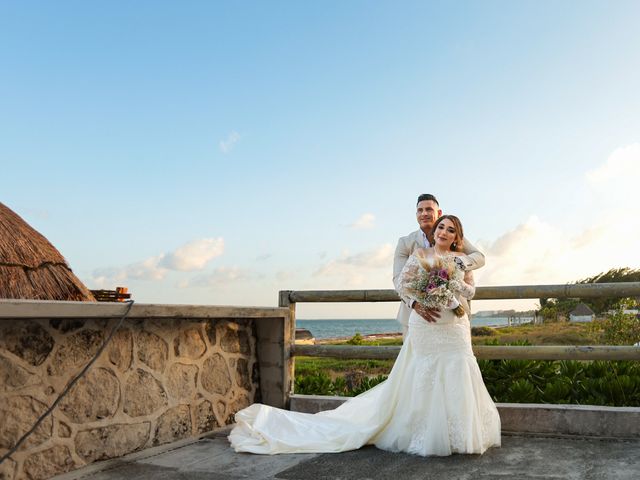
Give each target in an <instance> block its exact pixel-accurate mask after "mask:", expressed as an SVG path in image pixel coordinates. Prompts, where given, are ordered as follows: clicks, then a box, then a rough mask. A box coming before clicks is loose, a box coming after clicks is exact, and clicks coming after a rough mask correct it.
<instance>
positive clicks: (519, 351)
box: [292, 345, 640, 360]
mask: <svg viewBox="0 0 640 480" xmlns="http://www.w3.org/2000/svg"><path fill="white" fill-rule="evenodd" d="M399 352H400V347H397V346H391V347H378V346H357V345H295V346H294V348H293V352H292V354H293V355H295V356H302V355H303V356H308V357H332V358H341V359H356V358H357V359H376V360H387V359H395V358H396V357H397V356H398V353H399ZM473 353H474V354H475V355H476V357H477V358H479V359H485V360H489V359H495V360H499V359H510V360H640V347H627V346H603V345H598V346H548V345H545V346H522V347H521V346H494V345H474V346H473Z"/></svg>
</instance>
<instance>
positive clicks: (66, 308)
mask: <svg viewBox="0 0 640 480" xmlns="http://www.w3.org/2000/svg"><path fill="white" fill-rule="evenodd" d="M126 308H127V305H126V304H124V303H120V302H56V301H51V300H0V320H2V319H20V318H110V317H120V316H122V315H123V314H124V312H125V311H126ZM287 315H289V309H288V308H282V307H233V306H226V305H223V306H219V305H215V306H213V305H164V304H145V303H135V304H134V305H133V307H132V308H131V312H130V313H129V318H276V317H279V318H282V317H285V316H287Z"/></svg>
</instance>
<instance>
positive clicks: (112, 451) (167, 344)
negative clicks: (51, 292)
mask: <svg viewBox="0 0 640 480" xmlns="http://www.w3.org/2000/svg"><path fill="white" fill-rule="evenodd" d="M115 323H116V320H115V319H111V320H106V319H88V320H79V319H57V318H56V319H38V320H35V319H16V320H6V319H5V320H1V321H0V454H4V453H6V452H7V450H8V449H9V448H11V447H12V446H13V445H15V442H16V441H17V440H18V439H19V438H20V436H22V434H23V433H24V432H26V431H27V430H28V429H29V428H30V427H31V426H32V425H33V423H34V422H35V420H36V419H37V418H38V417H39V416H40V414H42V413H43V412H44V411H45V409H46V408H47V406H48V405H50V404H51V403H53V401H54V400H55V399H56V398H57V396H58V395H59V393H60V392H61V391H62V389H63V388H64V387H65V386H66V385H67V384H68V382H69V381H70V380H71V378H72V377H73V376H74V375H76V374H77V373H78V372H79V371H80V370H81V369H82V367H83V366H84V365H85V364H86V363H87V362H88V361H89V360H90V359H91V358H92V357H93V355H94V354H95V353H96V351H97V350H98V348H99V347H100V345H101V344H102V341H103V339H104V338H105V337H106V335H108V333H109V332H110V331H111V328H112V327H113V326H114V325H115ZM257 377H258V365H257V360H256V336H255V325H254V320H250V319H246V320H242V319H241V320H237V319H215V320H211V319H196V320H194V319H171V318H169V319H167V318H158V319H153V318H151V319H131V320H127V321H125V323H124V324H123V325H122V327H121V328H120V330H119V331H118V332H117V334H116V335H115V336H114V338H113V339H112V341H111V343H110V345H109V346H108V347H107V348H106V350H105V351H104V352H103V353H102V355H101V357H100V358H99V359H98V361H97V362H96V363H95V364H94V365H93V367H92V368H91V369H90V370H89V372H88V373H87V375H86V376H85V377H84V378H83V379H81V380H80V381H79V382H78V384H76V385H75V386H74V387H73V389H72V390H71V391H70V392H69V395H68V396H67V397H66V398H65V399H64V400H63V401H62V403H61V404H60V405H58V408H57V409H56V410H55V411H54V412H53V414H52V415H51V416H49V417H48V418H47V419H46V420H45V421H44V423H43V424H42V425H41V426H40V427H39V428H38V429H37V430H36V431H35V432H34V434H32V436H31V437H30V438H29V439H28V440H27V442H26V444H25V445H24V446H23V447H22V449H21V450H20V451H18V452H17V453H15V454H14V455H13V456H12V458H11V459H9V460H7V461H5V462H4V463H3V464H1V465H0V480H4V479H7V480H8V479H11V480H13V479H23V478H24V479H40V478H48V477H51V476H53V475H56V474H59V473H62V472H66V471H69V470H73V469H75V468H78V467H80V466H82V465H85V464H88V463H91V462H95V461H98V460H103V459H108V458H114V457H119V456H122V455H125V454H127V453H131V452H134V451H136V450H140V449H143V448H148V447H151V446H155V445H159V444H163V443H167V442H172V441H175V440H178V439H182V438H186V437H190V436H195V435H198V434H202V433H205V432H208V431H211V430H213V429H215V428H217V427H220V426H223V425H225V424H228V423H231V422H232V421H233V415H234V413H235V412H237V411H238V410H240V409H241V408H244V407H246V406H248V405H250V404H251V403H253V402H254V400H256V398H255V397H256V394H257V392H258V391H259V388H258V378H257Z"/></svg>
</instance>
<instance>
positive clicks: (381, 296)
mask: <svg viewBox="0 0 640 480" xmlns="http://www.w3.org/2000/svg"><path fill="white" fill-rule="evenodd" d="M622 297H640V282H626V283H589V284H567V285H518V286H499V287H478V288H476V294H475V297H474V301H475V300H497V299H500V300H507V299H526V298H622ZM399 300H400V298H399V297H398V294H397V293H396V292H395V290H283V291H281V292H280V300H279V304H280V306H281V307H288V308H289V314H290V318H291V323H290V325H291V329H292V331H291V334H290V339H291V342H292V345H291V355H292V356H293V357H295V356H301V355H305V356H315V357H335V358H343V359H352V358H362V359H394V358H396V356H397V355H398V352H399V351H400V347H368V346H351V345H295V344H294V342H295V318H296V317H295V307H296V304H297V303H302V302H305V303H307V302H313V303H317V302H323V303H326V302H330V303H333V302H397V301H399ZM473 351H474V353H475V355H476V357H478V358H480V359H522V360H640V347H634V346H609V345H598V346H494V345H475V346H474V347H473ZM290 368H291V379H293V378H294V377H293V369H294V362H293V361H291V367H290Z"/></svg>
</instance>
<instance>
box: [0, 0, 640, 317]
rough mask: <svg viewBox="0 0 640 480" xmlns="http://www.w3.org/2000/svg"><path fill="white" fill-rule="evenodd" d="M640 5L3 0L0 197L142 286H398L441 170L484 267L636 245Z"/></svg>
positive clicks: (497, 272)
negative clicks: (421, 209)
mask: <svg viewBox="0 0 640 480" xmlns="http://www.w3.org/2000/svg"><path fill="white" fill-rule="evenodd" d="M638 18H640V4H639V3H638V2H634V1H630V2H624V1H616V2H604V1H592V2H589V1H581V2H577V1H575V2H573V1H572V2H569V1H561V2H555V1H554V2H552V1H536V2H524V1H523V2H507V1H485V2H479V1H478V2H426V1H420V2H410V1H400V2H397V1H396V2H370V1H367V2H364V1H363V2H358V1H350V2H282V1H276V2H249V1H245V2H231V1H229V2H204V1H203V2H194V1H184V2H159V1H148V2H144V1H139V2H124V1H103V2H80V1H78V2H71V1H60V2H29V1H25V2H6V1H3V2H0V58H1V60H2V65H3V74H2V75H1V76H0V102H1V103H0V105H1V107H2V108H1V109H0V111H1V112H2V113H0V131H1V132H2V135H1V139H0V162H2V167H3V168H2V172H3V177H4V178H5V182H4V185H3V189H2V193H3V195H2V198H1V199H0V201H2V202H3V203H5V204H6V205H8V206H9V207H10V208H12V209H14V210H15V211H16V212H17V213H19V214H20V215H21V216H23V218H25V220H27V221H28V222H29V223H30V224H31V225H33V226H34V227H35V228H36V229H38V230H39V231H40V232H41V233H43V234H44V235H45V236H46V237H47V238H49V239H50V240H51V242H52V243H53V244H54V245H55V246H56V247H57V248H58V249H59V250H60V251H61V252H62V253H63V255H65V257H66V258H67V260H68V261H69V263H70V264H71V266H72V268H73V269H74V271H75V272H76V273H77V274H78V276H79V277H80V278H81V279H82V280H83V281H85V283H87V285H89V286H90V287H93V288H97V287H105V288H113V287H115V286H116V285H126V286H128V287H129V288H130V290H131V291H132V292H133V294H134V298H135V299H137V300H138V301H140V302H161V303H199V304H223V305H228V304H232V305H274V304H275V303H276V301H277V291H278V290H280V289H310V288H336V289H340V288H391V286H392V285H391V279H390V277H391V263H392V258H391V255H392V252H393V248H394V247H395V243H396V241H397V238H398V237H399V236H401V235H405V234H407V233H409V232H411V231H413V230H415V228H416V223H415V217H414V206H415V198H416V196H417V195H418V194H420V193H423V192H431V193H435V194H436V195H437V196H438V198H439V199H440V202H441V204H442V207H443V209H444V210H445V212H448V213H455V214H457V215H458V216H460V217H461V219H462V220H463V224H464V226H465V233H466V234H467V237H468V238H469V239H471V240H472V241H474V242H475V243H477V244H478V245H479V246H480V247H481V248H482V249H483V250H485V252H486V253H487V266H486V267H485V268H484V269H483V270H481V271H479V272H478V274H477V280H478V283H480V284H527V283H528V284H531V283H557V282H560V283H562V282H567V281H573V280H576V279H578V278H584V277H585V276H588V275H593V274H595V273H598V272H600V271H603V270H607V269H609V268H611V267H618V266H631V267H640V254H639V253H638V252H637V242H636V241H635V239H636V238H637V235H638V234H639V233H640V226H639V225H638V224H639V223H640V222H638V221H637V207H634V203H637V201H636V200H635V198H634V195H633V189H635V188H637V187H636V185H637V178H638V174H640V94H639V93H638V85H640V56H639V55H638V52H639V51H640V33H638V29H637V28H636V27H637V19H638ZM7 180H8V181H7ZM530 304H531V302H529V304H527V303H522V302H520V303H517V304H515V303H510V302H500V303H498V302H475V305H474V308H475V309H476V310H478V309H489V308H511V306H514V305H516V306H522V307H523V308H524V307H526V306H528V305H530ZM395 308H396V307H395V305H391V304H388V305H364V306H355V305H321V306H317V305H301V306H300V308H299V315H300V316H301V317H302V318H313V317H338V318H340V317H350V316H354V317H362V316H371V317H392V316H394V311H395Z"/></svg>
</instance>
